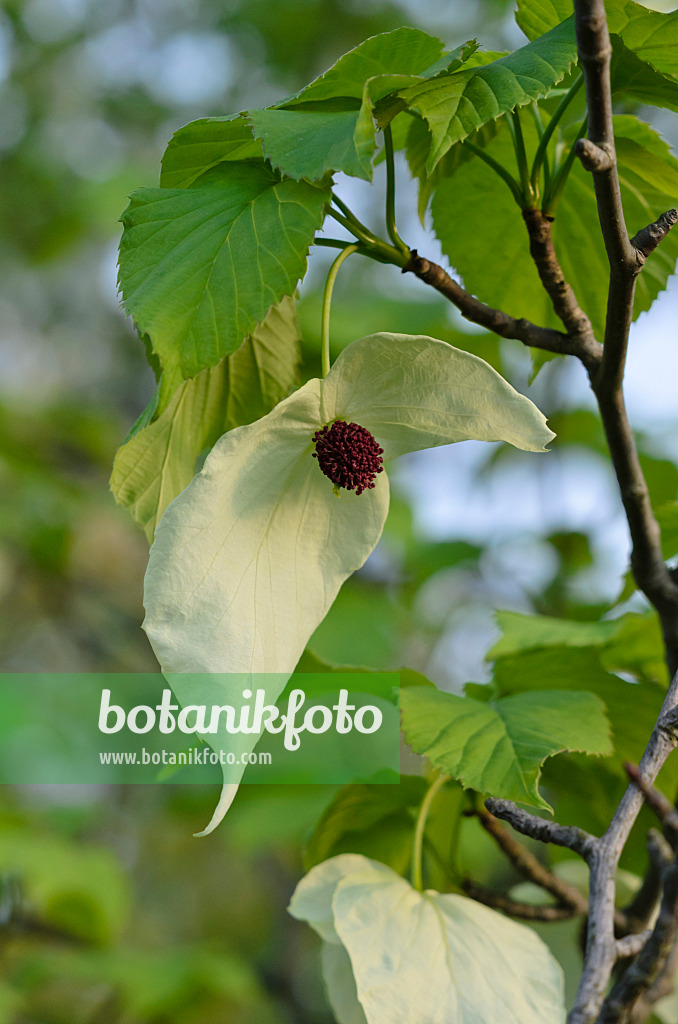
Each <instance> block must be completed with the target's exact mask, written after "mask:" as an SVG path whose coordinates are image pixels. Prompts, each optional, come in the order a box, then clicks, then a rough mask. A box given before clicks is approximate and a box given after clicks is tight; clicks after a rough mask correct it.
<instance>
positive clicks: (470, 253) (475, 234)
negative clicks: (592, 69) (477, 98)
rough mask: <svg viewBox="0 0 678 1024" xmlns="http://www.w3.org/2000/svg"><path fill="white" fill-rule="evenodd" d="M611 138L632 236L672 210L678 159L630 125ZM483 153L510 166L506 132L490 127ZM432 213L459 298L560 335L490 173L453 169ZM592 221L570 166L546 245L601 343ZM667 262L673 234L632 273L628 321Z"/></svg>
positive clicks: (505, 196) (649, 297)
mask: <svg viewBox="0 0 678 1024" xmlns="http://www.w3.org/2000/svg"><path fill="white" fill-rule="evenodd" d="M523 133H524V135H525V139H526V144H527V147H528V151H529V150H532V152H534V150H535V149H536V146H537V138H536V131H535V129H534V127H533V125H532V124H531V123H530V122H529V121H528V120H527V119H524V123H523ZM615 134H616V140H617V157H618V162H619V176H620V182H621V188H622V198H623V201H624V210H625V213H626V222H627V226H628V228H629V231H630V233H631V234H634V233H635V232H636V231H638V230H639V229H640V228H642V227H644V226H645V225H647V224H649V223H651V222H652V221H654V220H655V219H656V218H657V217H658V216H659V214H660V213H662V212H664V211H665V210H667V209H670V208H671V207H672V206H673V205H674V204H675V197H676V195H677V194H678V161H677V160H676V159H675V157H673V156H672V155H671V153H670V151H669V149H668V146H667V145H666V143H665V142H664V141H663V139H661V138H660V136H659V135H657V134H656V132H654V131H653V130H652V129H651V128H650V127H649V126H648V125H646V124H643V123H642V122H640V121H638V120H637V119H636V118H633V117H627V116H620V117H616V118H615ZM487 152H488V153H489V154H490V155H492V156H493V157H494V158H495V159H496V160H498V161H499V163H501V164H503V165H504V166H505V167H509V168H511V167H512V166H513V165H514V164H513V161H514V154H513V145H512V142H511V137H510V134H509V132H508V130H507V128H506V126H500V128H499V130H498V131H497V134H496V136H495V138H494V139H492V140H491V141H490V142H489V143H488V145H487ZM488 206H489V207H491V209H492V218H491V222H490V223H488V219H487V209H488ZM432 212H433V224H434V228H435V231H436V234H437V236H438V237H439V239H440V241H441V244H442V247H443V250H444V252H445V254H446V255H447V256H448V258H449V260H450V262H451V263H452V265H453V266H454V267H455V268H456V269H457V271H458V272H459V273H460V274H461V276H462V277H463V279H464V285H465V287H466V289H467V290H468V291H470V292H472V293H473V294H475V295H478V296H479V297H480V298H481V299H482V300H483V301H484V302H488V303H489V304H490V305H493V306H497V307H498V308H500V309H504V310H506V312H508V313H511V314H512V315H514V316H517V317H527V318H528V319H531V320H533V321H535V322H536V323H540V324H544V325H548V326H553V327H558V328H562V325H561V323H560V321H559V320H558V319H557V317H556V316H555V314H554V313H553V310H552V308H551V303H550V300H549V299H548V296H547V295H546V293H545V291H544V289H543V287H542V285H541V281H540V280H539V276H538V274H537V271H536V269H535V266H534V264H533V262H532V259H531V257H530V254H529V248H528V241H527V234H526V231H525V227H524V225H523V223H522V217H521V213H520V210H519V209H518V207H517V205H516V203H515V202H514V200H513V197H512V195H511V193H510V191H509V189H508V188H507V187H506V185H505V183H504V182H503V181H502V180H501V178H499V177H498V176H497V175H496V174H495V172H494V171H492V169H491V168H490V167H488V166H487V165H486V164H485V163H484V162H482V161H481V160H480V159H478V158H475V159H473V160H469V161H466V162H465V163H461V164H459V165H458V166H457V168H456V170H455V171H454V173H453V174H452V176H451V177H449V178H446V179H445V180H444V181H443V182H442V183H441V184H440V185H439V186H438V188H437V190H436V192H435V195H434V198H433V205H432ZM597 223H598V215H597V208H596V202H595V194H594V190H593V182H592V178H591V175H590V174H589V173H588V172H586V171H584V169H583V168H582V167H581V166H580V165H579V163H578V162H576V163H575V165H574V166H573V168H572V171H571V172H570V176H569V178H568V181H567V185H566V188H565V192H564V194H563V196H562V199H561V201H560V204H559V206H558V209H557V211H556V218H555V223H554V225H553V238H554V244H555V246H556V251H557V253H558V257H559V259H560V262H561V265H562V268H563V271H564V274H565V277H566V279H567V280H568V281H569V282H570V284H571V285H572V287H573V289H574V291H575V294H576V295H577V298H578V300H579V302H580V304H581V306H582V308H583V309H584V310H585V312H586V313H588V315H589V317H590V318H591V321H592V323H593V327H594V330H595V331H596V333H597V335H598V337H602V336H603V332H604V323H605V311H606V296H607V280H608V263H607V257H606V255H605V249H604V247H603V243H602V240H601V237H600V233H599V231H598V229H597V227H596V225H597ZM582 253H586V258H585V259H582ZM677 256H678V233H676V234H674V233H672V232H670V233H669V234H668V235H667V237H666V238H665V240H664V241H663V242H662V245H661V246H659V247H658V248H657V250H656V251H655V252H654V253H652V255H651V256H650V258H649V259H648V261H647V263H646V265H645V267H644V269H643V272H642V274H640V275H639V278H638V284H637V288H636V299H635V305H634V317H638V315H639V314H640V313H641V312H642V311H644V310H646V309H649V308H650V306H651V305H652V302H653V301H654V299H655V298H656V297H657V295H658V294H659V293H660V292H661V291H662V290H663V289H664V288H665V287H666V283H667V280H668V278H669V276H670V275H671V274H673V272H674V268H675V263H676V257H677Z"/></svg>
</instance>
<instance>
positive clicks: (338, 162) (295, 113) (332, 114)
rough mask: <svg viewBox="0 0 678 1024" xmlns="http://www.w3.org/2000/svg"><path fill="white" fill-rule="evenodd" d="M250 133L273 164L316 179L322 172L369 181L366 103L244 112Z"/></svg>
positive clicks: (371, 147)
mask: <svg viewBox="0 0 678 1024" xmlns="http://www.w3.org/2000/svg"><path fill="white" fill-rule="evenodd" d="M248 117H249V119H250V122H251V124H252V128H253V130H254V134H255V135H256V137H257V139H260V140H261V141H262V143H263V146H264V153H265V155H266V157H267V158H268V159H269V160H270V161H271V163H272V164H273V166H274V167H277V168H279V170H280V171H281V172H282V173H283V174H287V175H289V176H290V177H291V178H308V180H309V181H316V180H317V179H318V178H322V176H323V174H324V173H325V172H326V171H343V172H344V173H345V174H350V175H353V177H356V178H363V179H365V180H366V181H371V180H372V158H373V156H374V151H375V148H376V143H375V138H374V123H373V121H372V111H371V104H370V103H369V102H368V103H366V104H365V106H364V107H361V108H360V109H358V110H345V111H343V110H342V111H337V110H331V111H325V110H317V109H313V110H309V109H302V110H276V109H271V110H250V111H249V112H248Z"/></svg>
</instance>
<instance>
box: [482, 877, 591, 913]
mask: <svg viewBox="0 0 678 1024" xmlns="http://www.w3.org/2000/svg"><path fill="white" fill-rule="evenodd" d="M462 889H463V890H464V892H465V893H466V895H467V896H470V897H471V899H472V900H476V902H478V903H482V904H484V906H486V907H492V909H493V910H501V912H502V913H503V914H508V916H509V917H518V918H520V919H522V920H523V921H549V922H551V921H568V920H569V919H570V918H572V917H576V916H577V911H575V910H574V909H573V908H572V907H553V906H548V905H544V904H536V905H535V904H533V903H522V902H520V901H519V900H512V899H511V897H510V896H504V895H503V894H502V893H496V892H491V891H490V890H489V889H485V888H484V887H483V886H481V885H476V884H475V882H472V881H470V879H467V880H466V881H465V882H463V883H462ZM585 910H586V908H584V912H585Z"/></svg>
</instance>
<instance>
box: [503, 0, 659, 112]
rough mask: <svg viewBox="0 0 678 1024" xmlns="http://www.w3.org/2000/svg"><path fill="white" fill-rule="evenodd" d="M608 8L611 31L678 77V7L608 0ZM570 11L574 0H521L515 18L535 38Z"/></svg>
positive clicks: (654, 65) (641, 55)
mask: <svg viewBox="0 0 678 1024" xmlns="http://www.w3.org/2000/svg"><path fill="white" fill-rule="evenodd" d="M605 9H606V11H607V22H608V27H609V30H610V33H614V34H617V35H619V36H620V37H621V39H622V40H623V42H624V45H625V46H626V47H628V49H629V50H633V52H634V53H635V54H636V56H637V57H638V58H639V59H640V60H642V61H645V62H646V63H647V64H648V65H650V66H651V67H652V68H654V69H655V70H656V71H659V72H660V73H661V74H663V75H666V76H668V77H669V78H676V77H677V75H676V46H677V45H678V12H677V11H673V12H671V13H668V14H667V13H664V12H661V11H652V10H648V8H647V7H644V6H643V5H642V4H638V3H634V2H633V0H606V2H605ZM571 13H572V3H571V0H518V12H517V14H516V21H517V22H518V24H519V25H520V27H521V28H522V30H523V32H524V33H525V35H526V36H527V37H528V39H536V38H537V37H538V36H541V35H542V34H543V33H544V32H547V31H548V30H549V29H552V28H553V27H554V26H555V25H558V24H560V22H562V21H564V20H565V18H567V17H568V15H570V14H571ZM651 102H656V101H655V100H652V101H651Z"/></svg>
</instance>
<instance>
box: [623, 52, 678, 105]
mask: <svg viewBox="0 0 678 1024" xmlns="http://www.w3.org/2000/svg"><path fill="white" fill-rule="evenodd" d="M610 41H611V43H612V64H611V67H610V84H611V87H612V94H613V96H614V97H615V99H616V98H617V97H618V96H619V97H623V98H625V99H632V100H637V101H638V102H639V103H649V104H651V105H652V106H655V107H665V108H666V109H667V110H678V81H676V79H675V78H668V77H667V76H666V75H663V74H661V73H660V72H659V71H657V70H656V69H655V68H653V67H652V65H651V64H648V63H647V62H646V61H644V60H641V58H640V57H639V56H638V54H637V53H634V52H633V50H630V49H629V48H628V47H627V46H626V45H625V44H624V41H623V39H622V38H621V37H620V36H618V35H612V36H611V37H610Z"/></svg>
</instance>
